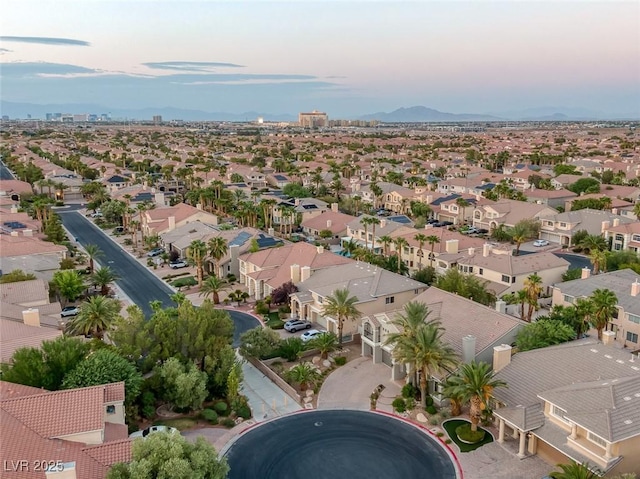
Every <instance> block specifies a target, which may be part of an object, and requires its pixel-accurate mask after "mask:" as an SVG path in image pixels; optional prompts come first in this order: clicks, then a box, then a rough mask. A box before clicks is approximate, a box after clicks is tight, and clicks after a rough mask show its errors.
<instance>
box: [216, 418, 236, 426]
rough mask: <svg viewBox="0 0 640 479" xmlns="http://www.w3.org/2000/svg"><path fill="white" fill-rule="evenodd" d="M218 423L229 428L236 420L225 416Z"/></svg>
mask: <svg viewBox="0 0 640 479" xmlns="http://www.w3.org/2000/svg"><path fill="white" fill-rule="evenodd" d="M220 424H222V425H223V426H224V427H229V428H231V427H233V426H235V425H236V422H235V421H234V420H233V419H231V418H230V417H225V418H224V419H223V420H222V421H220Z"/></svg>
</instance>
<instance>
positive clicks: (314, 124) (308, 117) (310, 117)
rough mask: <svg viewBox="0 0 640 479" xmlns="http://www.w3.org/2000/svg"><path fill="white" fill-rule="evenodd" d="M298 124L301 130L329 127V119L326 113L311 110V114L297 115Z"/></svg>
mask: <svg viewBox="0 0 640 479" xmlns="http://www.w3.org/2000/svg"><path fill="white" fill-rule="evenodd" d="M298 123H299V124H300V126H301V127H303V128H320V127H325V126H328V125H329V118H328V117H327V114H326V113H322V112H321V111H317V110H313V111H312V112H311V113H300V114H298Z"/></svg>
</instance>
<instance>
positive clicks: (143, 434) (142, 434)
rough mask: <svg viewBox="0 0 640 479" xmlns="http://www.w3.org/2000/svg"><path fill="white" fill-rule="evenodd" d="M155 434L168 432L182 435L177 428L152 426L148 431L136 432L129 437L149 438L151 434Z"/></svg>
mask: <svg viewBox="0 0 640 479" xmlns="http://www.w3.org/2000/svg"><path fill="white" fill-rule="evenodd" d="M155 432H168V433H171V434H180V431H178V430H177V429H176V428H175V427H167V426H150V427H148V428H146V429H143V430H142V431H136V432H133V433H131V434H129V437H130V438H136V437H147V436H148V435H149V434H153V433H155Z"/></svg>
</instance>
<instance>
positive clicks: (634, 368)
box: [631, 366, 640, 371]
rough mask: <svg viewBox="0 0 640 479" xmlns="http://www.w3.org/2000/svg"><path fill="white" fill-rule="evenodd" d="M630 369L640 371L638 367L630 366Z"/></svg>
mask: <svg viewBox="0 0 640 479" xmlns="http://www.w3.org/2000/svg"><path fill="white" fill-rule="evenodd" d="M631 369H633V370H634V371H640V368H639V367H638V366H631Z"/></svg>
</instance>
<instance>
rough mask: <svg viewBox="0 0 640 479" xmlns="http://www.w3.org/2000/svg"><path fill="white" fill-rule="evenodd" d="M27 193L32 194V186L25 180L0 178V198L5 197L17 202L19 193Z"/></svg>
mask: <svg viewBox="0 0 640 479" xmlns="http://www.w3.org/2000/svg"><path fill="white" fill-rule="evenodd" d="M28 194H33V188H32V187H31V184H29V183H27V182H26V181H20V180H0V198H3V197H6V198H9V199H11V200H12V201H13V202H18V201H20V196H21V195H28Z"/></svg>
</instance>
